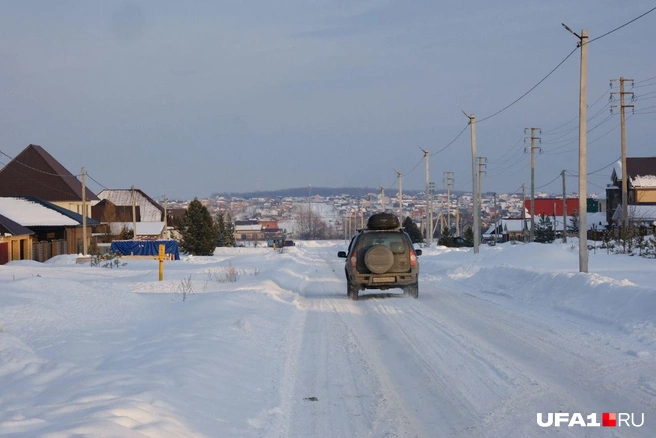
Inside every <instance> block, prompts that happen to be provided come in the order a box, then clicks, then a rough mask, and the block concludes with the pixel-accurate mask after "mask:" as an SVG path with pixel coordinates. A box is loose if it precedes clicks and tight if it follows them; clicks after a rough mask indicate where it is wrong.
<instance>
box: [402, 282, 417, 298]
mask: <svg viewBox="0 0 656 438" xmlns="http://www.w3.org/2000/svg"><path fill="white" fill-rule="evenodd" d="M403 293H404V294H406V295H409V296H411V297H412V298H419V283H415V284H411V285H410V286H406V287H404V288H403Z"/></svg>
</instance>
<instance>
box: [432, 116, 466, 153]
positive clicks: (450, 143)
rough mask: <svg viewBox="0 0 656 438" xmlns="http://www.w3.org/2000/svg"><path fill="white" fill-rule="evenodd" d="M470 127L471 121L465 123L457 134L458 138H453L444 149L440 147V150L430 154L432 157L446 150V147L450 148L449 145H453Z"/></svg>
mask: <svg viewBox="0 0 656 438" xmlns="http://www.w3.org/2000/svg"><path fill="white" fill-rule="evenodd" d="M468 127H469V123H467V124H466V125H465V127H464V128H462V131H460V133H459V134H458V135H456V138H454V139H453V140H451V141H450V142H449V144H448V145H446V146H444V147H443V148H442V149H440V150H439V151H437V152H434V153H432V154H430V156H431V157H432V156H433V155H436V154H439V153H440V152H443V151H444V150H446V148H448V147H449V146H451V145H452V144H453V143H454V142H455V141H456V140H458V139H459V138H460V136H461V135H462V133H463V132H465V131H466V130H467V128H468Z"/></svg>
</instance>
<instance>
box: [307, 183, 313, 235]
mask: <svg viewBox="0 0 656 438" xmlns="http://www.w3.org/2000/svg"><path fill="white" fill-rule="evenodd" d="M311 192H312V184H308V240H311V239H312V194H311Z"/></svg>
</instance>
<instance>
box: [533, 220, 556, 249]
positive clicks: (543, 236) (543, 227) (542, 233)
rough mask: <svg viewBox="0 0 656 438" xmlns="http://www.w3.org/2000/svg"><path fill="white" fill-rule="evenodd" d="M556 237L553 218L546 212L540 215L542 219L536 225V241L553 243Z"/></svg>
mask: <svg viewBox="0 0 656 438" xmlns="http://www.w3.org/2000/svg"><path fill="white" fill-rule="evenodd" d="M555 239H556V231H555V230H554V227H553V222H551V218H550V217H549V216H547V215H545V214H541V215H540V220H539V221H538V223H537V224H536V225H535V241H536V242H539V243H551V242H553V241H554V240H555Z"/></svg>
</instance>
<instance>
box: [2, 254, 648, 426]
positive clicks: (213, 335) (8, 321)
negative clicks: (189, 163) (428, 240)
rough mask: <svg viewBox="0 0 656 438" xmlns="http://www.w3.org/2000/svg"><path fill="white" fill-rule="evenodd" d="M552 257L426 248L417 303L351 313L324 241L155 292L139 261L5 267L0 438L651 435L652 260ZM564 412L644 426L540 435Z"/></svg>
mask: <svg viewBox="0 0 656 438" xmlns="http://www.w3.org/2000/svg"><path fill="white" fill-rule="evenodd" d="M545 248H547V247H545V246H540V245H537V246H536V245H526V246H522V247H520V246H517V247H510V246H509V247H503V246H501V245H500V246H498V247H495V248H484V251H483V252H482V254H480V255H479V256H478V259H476V260H473V256H472V254H471V253H469V252H467V251H466V250H458V251H451V252H449V251H444V250H439V249H432V250H428V251H425V255H424V256H422V257H421V259H420V261H421V269H422V272H421V276H420V292H419V299H417V300H415V299H412V298H409V297H404V296H403V295H401V293H400V290H398V291H397V290H390V291H383V292H378V291H367V292H364V293H362V294H361V299H360V300H359V301H357V302H353V301H351V300H348V299H347V298H346V283H345V280H344V272H343V263H344V261H343V259H339V258H337V257H336V253H337V251H338V250H339V249H343V244H342V243H331V242H323V243H306V244H303V243H301V244H299V246H297V247H295V248H287V249H285V252H284V253H282V254H281V253H279V252H278V251H274V250H271V249H269V248H256V249H254V248H235V249H221V250H217V254H216V255H215V256H214V257H206V258H203V257H198V258H193V257H192V258H187V259H184V260H183V261H180V262H172V263H170V264H167V266H166V270H165V278H166V280H165V281H164V282H158V281H156V278H157V266H156V262H150V261H130V262H128V264H127V265H126V266H124V267H121V268H119V269H114V270H108V269H102V268H92V267H89V266H88V265H87V266H79V265H75V264H74V263H71V262H70V258H68V259H66V258H61V259H60V260H59V262H57V260H55V261H54V262H53V263H50V264H38V263H28V262H21V263H12V264H9V265H7V266H4V267H0V289H1V290H2V295H3V302H2V303H1V304H0V388H3V390H2V391H1V392H0V436H3V437H4V436H17V437H18V436H21V437H22V436H52V437H55V436H74V435H75V434H82V435H89V436H128V437H132V436H135V437H143V436H151V437H162V436H164V437H168V436H175V437H181V436H211V437H214V436H217V437H218V436H221V437H223V436H235V437H236V436H239V437H243V436H246V437H306V436H313V437H355V436H364V437H443V436H462V437H531V436H552V435H553V436H576V437H578V436H590V437H607V436H644V437H650V436H656V420H655V419H654V416H656V413H655V412H656V377H655V376H656V362H655V361H654V358H655V357H656V334H655V333H656V332H655V330H654V316H653V315H654V309H655V307H656V306H654V299H655V298H654V297H655V294H656V290H654V287H653V286H649V284H656V281H654V282H653V283H652V279H654V278H656V276H655V275H654V274H652V273H651V271H650V270H651V267H652V266H653V261H651V260H639V259H629V258H628V257H625V258H624V259H620V258H619V257H618V256H615V258H613V256H603V257H609V259H608V260H609V262H608V263H606V262H604V261H603V260H606V259H603V257H602V256H601V255H600V256H599V257H597V258H593V259H591V266H593V269H591V271H593V270H594V269H596V270H597V271H599V272H600V273H601V272H603V275H600V274H594V273H592V274H588V275H584V274H578V273H576V272H575V269H576V267H575V266H576V265H575V264H573V265H574V268H572V269H567V268H563V267H562V266H561V263H564V264H565V265H566V264H567V263H566V262H567V260H568V258H569V259H571V260H573V261H575V256H576V252H575V251H570V250H568V248H558V247H556V246H553V247H551V248H549V251H551V252H552V253H551V254H550V260H552V262H551V265H546V266H545V265H542V266H541V267H540V268H539V269H537V268H535V267H534V266H531V260H532V257H533V255H532V254H533V251H537V250H541V251H545ZM624 260H627V263H631V265H630V266H631V267H632V269H633V271H635V281H631V278H633V277H631V276H629V277H625V278H622V276H623V275H624V274H623V272H624V271H626V268H625V267H623V266H621V264H620V265H618V262H622V261H624ZM643 262H647V263H644V264H643ZM522 263H523V264H524V265H522ZM231 268H234V269H237V270H238V272H239V278H238V280H237V281H236V282H228V281H223V280H222V277H221V276H222V275H223V274H224V273H225V272H226V270H227V269H231ZM623 270H624V271H623ZM185 282H187V284H190V285H191V287H192V288H193V291H190V292H191V293H189V294H188V295H187V297H186V300H185V301H184V302H182V293H181V291H182V284H184V283H185ZM595 298H596V300H595ZM556 412H567V413H576V412H580V413H582V414H583V415H584V416H585V415H589V414H593V413H594V414H597V416H598V421H601V414H602V413H603V412H615V413H623V412H626V413H635V414H641V413H644V414H645V422H644V425H643V426H641V427H639V428H636V427H627V426H628V425H622V424H620V427H614V428H607V427H583V426H580V425H577V426H573V427H567V425H566V424H563V425H561V426H560V427H555V426H552V427H548V428H542V427H539V426H538V424H537V422H536V416H537V413H543V414H544V418H545V420H546V418H547V414H548V413H556ZM636 420H640V418H639V417H636Z"/></svg>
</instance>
